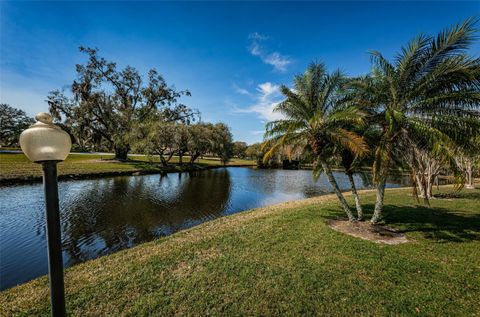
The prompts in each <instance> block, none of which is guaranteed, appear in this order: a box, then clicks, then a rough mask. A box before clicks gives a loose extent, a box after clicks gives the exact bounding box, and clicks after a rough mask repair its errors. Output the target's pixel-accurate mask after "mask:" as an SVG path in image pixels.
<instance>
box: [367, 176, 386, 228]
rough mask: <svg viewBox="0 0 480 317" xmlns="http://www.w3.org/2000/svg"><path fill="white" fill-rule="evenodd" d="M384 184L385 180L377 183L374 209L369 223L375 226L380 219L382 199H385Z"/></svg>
mask: <svg viewBox="0 0 480 317" xmlns="http://www.w3.org/2000/svg"><path fill="white" fill-rule="evenodd" d="M385 183H386V179H384V178H383V179H381V180H379V182H378V183H377V200H376V201H375V209H374V210H373V216H372V219H371V220H370V222H371V223H372V224H376V223H377V222H378V221H379V220H380V218H381V217H382V210H383V199H384V197H385Z"/></svg>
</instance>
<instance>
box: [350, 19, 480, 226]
mask: <svg viewBox="0 0 480 317" xmlns="http://www.w3.org/2000/svg"><path fill="white" fill-rule="evenodd" d="M475 24H476V21H474V20H473V19H469V20H467V21H465V22H463V23H461V24H458V25H456V26H454V27H452V28H450V29H447V30H444V31H442V32H440V33H439V34H438V35H437V36H436V37H432V36H425V35H420V36H418V37H416V38H415V39H413V40H412V41H411V42H410V43H409V44H408V45H407V46H406V47H404V48H402V50H401V52H400V53H399V54H398V55H397V56H396V57H395V59H394V60H393V62H390V61H388V60H387V59H386V58H385V57H384V56H383V55H382V54H380V53H379V52H372V53H371V56H372V63H373V70H372V73H371V75H369V76H366V77H364V78H363V79H362V80H357V81H355V82H354V83H353V84H352V85H353V87H355V88H356V89H357V96H356V101H355V104H356V105H357V106H360V107H367V108H371V109H372V108H373V109H375V110H376V115H375V121H376V122H377V124H378V128H379V129H380V131H381V136H380V138H379V140H378V144H377V147H376V151H375V161H374V165H373V172H374V180H375V182H376V186H377V199H376V203H375V209H374V213H373V216H372V219H371V222H372V223H377V222H378V221H379V220H380V218H381V213H382V209H383V201H384V193H385V182H386V177H387V174H388V170H389V168H390V167H391V164H392V160H395V159H396V158H395V153H398V152H401V151H402V149H406V148H407V147H410V146H412V145H413V144H414V145H415V146H417V147H418V148H420V149H431V148H433V147H435V144H438V142H441V143H442V144H452V145H455V146H461V145H462V144H463V141H464V140H465V138H468V137H469V136H471V135H472V134H475V133H477V134H478V131H479V128H480V127H479V125H478V120H477V119H478V117H479V112H478V110H479V108H480V92H479V89H480V58H478V57H471V56H469V55H468V52H467V50H468V49H469V48H470V46H471V44H472V43H473V42H474V41H475V40H476V39H477V37H476V36H475V34H476V32H477V30H476V28H475Z"/></svg>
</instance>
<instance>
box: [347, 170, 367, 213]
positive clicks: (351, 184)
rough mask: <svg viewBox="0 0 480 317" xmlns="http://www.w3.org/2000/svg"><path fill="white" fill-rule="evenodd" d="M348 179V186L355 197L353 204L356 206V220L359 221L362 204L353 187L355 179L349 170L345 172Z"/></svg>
mask: <svg viewBox="0 0 480 317" xmlns="http://www.w3.org/2000/svg"><path fill="white" fill-rule="evenodd" d="M347 176H348V180H349V181H350V187H351V188H352V194H353V198H354V199H355V206H356V208H357V220H358V221H361V220H363V210H362V204H361V203H360V197H359V196H358V193H357V188H356V187H355V180H354V179H353V174H352V173H350V172H347Z"/></svg>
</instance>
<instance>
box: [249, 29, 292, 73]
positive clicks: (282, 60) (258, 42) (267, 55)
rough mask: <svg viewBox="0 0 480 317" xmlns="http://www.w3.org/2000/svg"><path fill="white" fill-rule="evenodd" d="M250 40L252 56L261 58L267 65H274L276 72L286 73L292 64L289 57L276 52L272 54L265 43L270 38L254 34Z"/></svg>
mask: <svg viewBox="0 0 480 317" xmlns="http://www.w3.org/2000/svg"><path fill="white" fill-rule="evenodd" d="M248 38H249V39H250V46H249V52H250V54H252V55H253V56H258V57H260V59H261V60H262V61H263V62H264V63H265V64H268V65H272V66H273V68H274V69H275V70H277V71H279V72H285V71H286V70H287V66H288V65H290V64H291V63H292V60H291V59H290V58H289V57H288V56H284V55H282V54H280V53H279V52H276V51H274V52H271V51H269V50H268V49H267V47H266V46H265V45H264V42H265V41H266V40H268V39H269V37H268V36H266V35H263V34H260V33H257V32H254V33H251V34H250V35H249V36H248Z"/></svg>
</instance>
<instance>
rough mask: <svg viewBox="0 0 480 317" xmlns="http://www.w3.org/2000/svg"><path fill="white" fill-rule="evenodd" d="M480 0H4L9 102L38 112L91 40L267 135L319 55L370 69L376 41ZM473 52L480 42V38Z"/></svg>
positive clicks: (353, 70)
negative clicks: (287, 91)
mask: <svg viewBox="0 0 480 317" xmlns="http://www.w3.org/2000/svg"><path fill="white" fill-rule="evenodd" d="M473 15H476V16H477V17H478V16H480V2H479V1H472V2H458V1H457V2H444V1H442V2H432V1H429V2H422V3H419V2H359V1H357V2H332V3H329V2H302V3H300V2H293V3H289V2H244V3H240V2H223V3H222V2H206V3H200V2H179V3H164V2H91V1H90V2H60V1H52V2H38V1H37V2H5V1H2V2H0V57H1V59H0V102H6V103H9V104H10V105H12V106H14V107H18V108H21V109H24V110H26V111H27V113H29V114H30V115H34V114H35V113H36V112H39V111H46V110H47V104H46V103H45V101H44V100H45V99H46V95H47V94H48V92H49V91H50V90H53V89H58V88H62V87H66V85H68V84H71V82H72V80H73V79H74V77H75V67H74V66H75V64H76V63H82V62H84V61H85V56H83V55H82V54H80V53H79V52H78V47H79V46H80V45H83V46H90V47H97V48H99V49H100V54H101V55H102V56H104V57H105V58H107V59H108V60H112V61H116V62H117V63H118V64H119V66H122V67H123V66H126V65H132V66H134V67H136V68H137V69H139V70H140V71H141V72H143V73H144V74H145V73H146V72H147V70H148V69H149V68H151V67H155V68H157V70H159V71H160V73H161V74H162V75H164V77H165V78H166V80H167V82H168V83H169V84H173V85H175V87H177V88H178V89H189V90H190V91H191V92H192V97H189V98H185V99H184V100H182V101H183V102H184V103H186V104H187V105H189V106H190V107H192V108H197V109H199V110H200V111H201V113H202V119H203V120H205V121H212V122H218V121H222V122H225V123H227V124H228V125H229V126H230V127H231V128H232V131H233V134H234V138H235V139H236V140H243V141H246V142H248V143H253V142H257V141H260V140H261V139H262V132H263V130H264V125H265V122H266V121H268V120H270V119H274V118H275V117H276V114H274V113H272V112H271V109H272V107H273V105H274V104H275V103H276V102H278V101H279V100H280V99H281V96H280V95H279V93H278V85H280V84H287V85H290V84H291V80H292V77H293V76H294V75H295V74H298V73H301V72H303V70H304V69H305V68H306V66H307V65H308V63H309V62H311V61H314V60H322V61H324V62H325V63H326V64H327V65H328V67H329V68H330V69H331V70H333V69H335V68H340V69H342V70H343V71H345V72H346V73H348V74H349V75H358V74H363V73H366V72H368V71H369V69H370V60H369V56H368V53H367V52H368V51H369V50H379V51H381V52H382V53H384V54H385V55H386V56H387V57H389V58H391V57H393V56H394V55H395V53H396V52H397V51H398V50H399V49H400V47H401V46H402V45H404V44H405V43H406V42H407V41H408V40H409V39H411V38H412V37H414V36H415V35H416V34H418V33H421V32H423V33H427V34H434V33H436V32H437V31H439V30H441V29H443V28H445V27H446V26H450V25H452V24H454V23H456V22H459V21H461V20H463V19H465V18H467V17H470V16H473ZM473 51H474V53H476V54H478V53H479V52H480V45H479V44H478V43H477V44H476V45H475V47H474V48H473Z"/></svg>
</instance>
